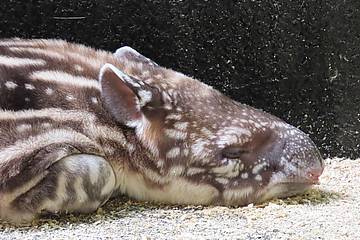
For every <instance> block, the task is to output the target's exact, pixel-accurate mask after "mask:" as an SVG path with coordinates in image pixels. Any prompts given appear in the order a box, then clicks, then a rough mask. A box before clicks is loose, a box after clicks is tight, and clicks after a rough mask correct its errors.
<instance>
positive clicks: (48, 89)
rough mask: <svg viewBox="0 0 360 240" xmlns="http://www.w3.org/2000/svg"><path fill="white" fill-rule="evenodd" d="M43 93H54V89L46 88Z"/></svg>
mask: <svg viewBox="0 0 360 240" xmlns="http://www.w3.org/2000/svg"><path fill="white" fill-rule="evenodd" d="M45 93H46V95H52V94H53V93H54V90H53V89H51V88H46V89H45Z"/></svg>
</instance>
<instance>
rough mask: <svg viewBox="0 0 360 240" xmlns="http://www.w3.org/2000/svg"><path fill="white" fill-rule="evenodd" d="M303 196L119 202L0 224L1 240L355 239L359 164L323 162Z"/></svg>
mask: <svg viewBox="0 0 360 240" xmlns="http://www.w3.org/2000/svg"><path fill="white" fill-rule="evenodd" d="M326 163H327V167H326V170H325V172H324V174H323V176H322V178H321V185H320V186H317V187H315V189H313V190H310V191H309V192H308V193H307V194H305V195H303V196H298V197H293V198H288V199H285V200H273V201H271V202H269V203H266V204H263V205H260V206H253V205H250V206H247V207H243V208H227V207H202V206H164V205H154V204H144V203H139V202H135V201H131V200H129V199H127V198H120V199H116V200H112V201H110V202H109V203H108V204H106V205H105V206H104V207H103V208H102V209H99V211H98V212H97V213H94V214H90V215H65V216H53V217H47V218H46V217H45V218H43V219H41V220H38V221H37V222H34V223H33V224H32V226H23V227H17V228H16V227H14V226H11V225H9V224H7V223H0V239H67V240H69V239H360V159H358V160H347V159H327V160H326Z"/></svg>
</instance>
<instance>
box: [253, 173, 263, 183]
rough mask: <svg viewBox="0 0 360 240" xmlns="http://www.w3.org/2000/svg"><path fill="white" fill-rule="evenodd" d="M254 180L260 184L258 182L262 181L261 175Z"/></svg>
mask: <svg viewBox="0 0 360 240" xmlns="http://www.w3.org/2000/svg"><path fill="white" fill-rule="evenodd" d="M255 180H256V181H259V182H260V181H261V180H262V177H261V175H260V174H257V175H256V176H255Z"/></svg>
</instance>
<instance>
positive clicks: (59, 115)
mask: <svg viewBox="0 0 360 240" xmlns="http://www.w3.org/2000/svg"><path fill="white" fill-rule="evenodd" d="M322 171H323V161H322V158H321V156H320V154H319V152H318V150H317V148H316V147H315V145H314V143H313V142H312V141H311V140H310V138H309V137H308V136H307V135H306V134H304V133H303V132H301V131H300V130H298V129H297V128H295V127H293V126H290V125H289V124H286V123H285V122H283V121H282V120H280V119H278V118H276V117H274V116H272V115H270V114H267V113H265V112H263V111H260V110H257V109H254V108H252V107H249V106H246V105H242V104H240V103H238V102H235V101H233V100H231V99H230V98H228V97H226V96H224V95H223V94H221V93H220V92H218V91H216V90H214V89H212V88H211V87H209V86H207V85H205V84H203V83H201V82H199V81H197V80H194V79H192V78H190V77H187V76H185V75H183V74H181V73H178V72H175V71H172V70H169V69H166V68H163V67H161V66H159V65H158V64H156V63H155V62H153V61H152V60H150V59H148V58H146V57H144V56H142V55H141V54H139V53H138V52H137V51H135V50H133V49H131V48H130V47H122V48H120V49H118V50H117V51H116V53H114V54H112V53H109V52H105V51H99V50H94V49H92V48H88V47H85V46H83V45H76V44H71V43H67V42H65V41H59V40H21V39H7V40H3V41H0V219H3V220H9V221H13V222H27V221H30V220H32V219H33V218H34V217H36V216H37V215H38V214H40V213H44V212H47V213H55V212H91V211H94V210H96V209H97V208H98V207H99V206H101V205H102V204H104V203H105V202H106V201H107V200H108V199H109V198H110V197H113V196H115V195H116V194H126V195H128V196H130V197H132V198H135V199H138V200H145V201H154V202H163V203H172V204H221V205H238V206H241V205H246V204H249V203H256V202H262V201H264V200H266V199H269V198H273V197H284V196H290V195H294V194H298V193H301V192H303V191H304V190H305V189H307V188H309V187H310V186H311V185H312V184H316V183H318V178H319V176H320V175H321V173H322Z"/></svg>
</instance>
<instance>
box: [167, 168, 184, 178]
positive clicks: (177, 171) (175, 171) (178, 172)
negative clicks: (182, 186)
mask: <svg viewBox="0 0 360 240" xmlns="http://www.w3.org/2000/svg"><path fill="white" fill-rule="evenodd" d="M183 172H184V167H183V166H174V167H172V168H171V169H170V170H169V174H168V175H169V176H172V177H177V176H181V175H182V174H183Z"/></svg>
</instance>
